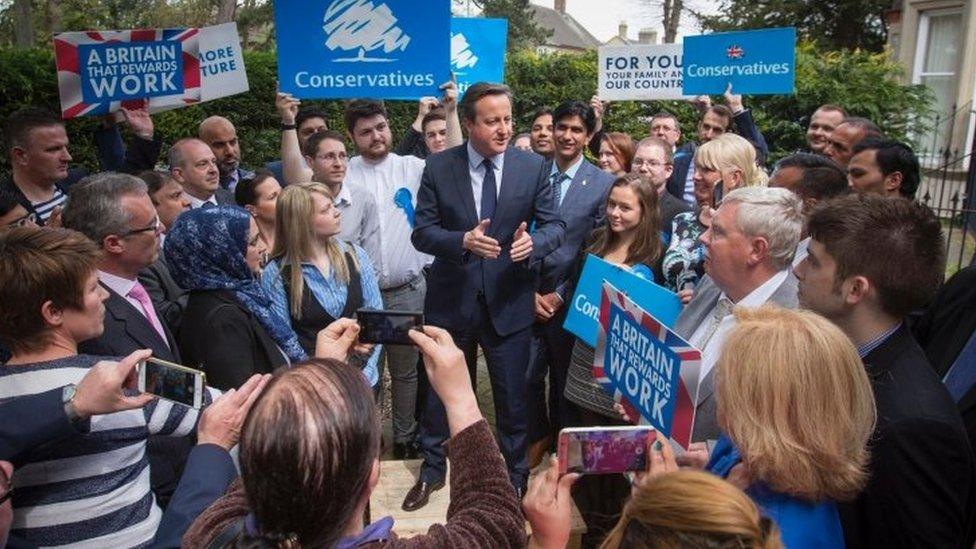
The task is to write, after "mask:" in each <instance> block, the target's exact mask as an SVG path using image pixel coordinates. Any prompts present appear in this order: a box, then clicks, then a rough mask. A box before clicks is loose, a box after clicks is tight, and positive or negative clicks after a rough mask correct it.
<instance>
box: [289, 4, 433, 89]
mask: <svg viewBox="0 0 976 549" xmlns="http://www.w3.org/2000/svg"><path fill="white" fill-rule="evenodd" d="M274 12H275V36H276V40H277V45H278V83H279V86H280V88H281V90H282V91H284V92H287V93H290V94H292V95H294V96H296V97H300V98H354V97H371V98H376V99H419V98H421V97H424V96H439V95H440V91H439V90H438V86H439V85H440V84H443V83H444V82H446V81H447V80H448V79H449V78H450V59H451V51H450V41H451V0H425V1H424V2H422V3H418V2H416V1H414V0H275V2H274Z"/></svg>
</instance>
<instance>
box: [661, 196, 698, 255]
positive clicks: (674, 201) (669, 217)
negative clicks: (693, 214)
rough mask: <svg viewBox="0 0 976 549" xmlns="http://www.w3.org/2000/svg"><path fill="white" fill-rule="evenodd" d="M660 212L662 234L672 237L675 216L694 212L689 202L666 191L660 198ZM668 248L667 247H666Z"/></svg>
mask: <svg viewBox="0 0 976 549" xmlns="http://www.w3.org/2000/svg"><path fill="white" fill-rule="evenodd" d="M658 210H659V211H660V212H661V232H662V233H665V234H667V235H669V236H670V235H671V229H672V228H673V227H672V226H671V225H672V224H673V222H674V216H676V215H678V214H679V213H684V212H690V211H692V210H694V208H692V207H691V205H689V204H688V203H687V202H685V201H684V200H681V199H680V198H675V196H674V195H672V194H671V193H669V192H667V191H665V192H663V193H661V194H660V195H659V196H658ZM665 247H666V246H665Z"/></svg>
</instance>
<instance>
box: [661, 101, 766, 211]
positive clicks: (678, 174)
mask: <svg viewBox="0 0 976 549" xmlns="http://www.w3.org/2000/svg"><path fill="white" fill-rule="evenodd" d="M732 123H733V126H732V131H734V132H735V133H736V134H738V135H740V136H742V137H744V138H746V139H748V140H749V141H751V142H752V143H753V144H754V145H755V146H756V151H757V152H758V155H759V157H760V158H761V159H762V160H765V158H766V157H767V156H769V146H767V145H766V138H765V137H763V134H762V132H760V131H759V128H758V127H756V121H755V120H753V119H752V112H751V111H750V110H749V109H746V110H744V111H742V112H740V113H739V114H737V115H735V116H734V117H733V118H732ZM696 150H698V143H695V142H694V141H689V142H687V143H685V144H684V145H682V146H681V147H678V150H676V151H675V152H674V171H672V172H671V177H670V178H669V179H668V187H667V188H668V192H669V193H671V194H672V195H673V196H675V197H676V198H679V199H681V200H684V194H685V181H686V180H687V178H688V170H689V169H691V161H692V160H694V158H695V151H696ZM763 163H764V162H763Z"/></svg>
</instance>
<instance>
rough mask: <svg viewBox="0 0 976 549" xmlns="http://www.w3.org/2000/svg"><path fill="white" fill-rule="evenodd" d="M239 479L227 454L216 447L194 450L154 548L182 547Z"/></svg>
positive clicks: (160, 526) (203, 447) (164, 516)
mask: <svg viewBox="0 0 976 549" xmlns="http://www.w3.org/2000/svg"><path fill="white" fill-rule="evenodd" d="M236 478H237V468H236V467H234V460H232V459H231V457H230V454H229V453H228V452H227V450H224V449H223V448H221V447H220V446H217V445H214V444H198V445H196V446H194V447H193V450H192V451H191V452H190V457H189V458H187V460H186V469H185V470H184V471H183V477H182V478H181V479H180V484H179V487H177V488H176V492H175V493H174V494H173V499H172V500H170V505H169V507H168V508H167V509H166V512H165V513H163V518H162V520H160V522H159V528H158V529H157V530H156V539H155V540H153V543H152V546H151V547H154V548H162V547H180V540H181V539H182V538H183V534H185V533H186V531H187V530H188V529H189V528H190V525H191V524H193V521H194V520H196V518H197V517H198V516H200V515H201V514H202V513H203V511H204V510H205V509H206V508H207V507H210V504H212V503H213V502H215V501H217V499H218V498H219V497H220V496H222V495H224V492H226V491H227V488H228V487H229V486H230V484H231V483H232V482H234V479H236Z"/></svg>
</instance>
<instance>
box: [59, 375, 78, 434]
mask: <svg viewBox="0 0 976 549" xmlns="http://www.w3.org/2000/svg"><path fill="white" fill-rule="evenodd" d="M77 390H78V388H77V387H76V386H75V384H74V383H72V384H70V385H65V386H64V388H63V389H61V404H63V405H64V415H66V416H68V421H70V422H71V424H72V425H77V424H78V423H80V422H81V421H82V418H81V416H79V415H78V410H76V409H75V403H74V398H75V392H77Z"/></svg>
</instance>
